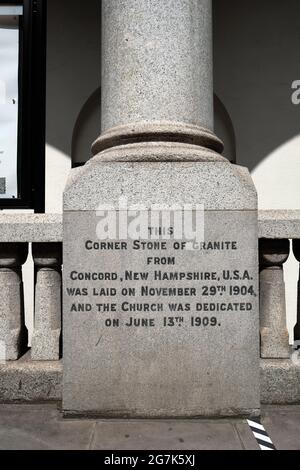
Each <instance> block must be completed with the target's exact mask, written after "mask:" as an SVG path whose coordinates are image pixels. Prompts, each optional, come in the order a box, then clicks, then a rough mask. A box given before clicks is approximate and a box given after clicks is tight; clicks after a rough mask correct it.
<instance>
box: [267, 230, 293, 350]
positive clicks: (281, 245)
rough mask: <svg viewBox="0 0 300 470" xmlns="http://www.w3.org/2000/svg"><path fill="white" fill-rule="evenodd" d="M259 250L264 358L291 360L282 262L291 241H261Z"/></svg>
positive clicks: (288, 251)
mask: <svg viewBox="0 0 300 470" xmlns="http://www.w3.org/2000/svg"><path fill="white" fill-rule="evenodd" d="M259 247H260V336H261V347H260V353H261V357H262V358H269V359H272V358H274V359H285V358H289V357H290V346H289V333H288V330H287V326H286V305H285V283H284V277H283V263H285V261H286V260H287V259H288V256H289V253H290V242H289V240H279V239H276V240H266V239H261V240H260V244H259Z"/></svg>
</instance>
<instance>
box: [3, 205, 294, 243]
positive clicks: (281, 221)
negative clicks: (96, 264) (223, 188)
mask: <svg viewBox="0 0 300 470" xmlns="http://www.w3.org/2000/svg"><path fill="white" fill-rule="evenodd" d="M258 230H259V237H260V238H300V210H284V211H283V210H276V211H259V213H258ZM62 239H63V230H62V215H61V214H15V213H14V214H6V213H5V214H0V242H2V243H17V242H35V243H50V242H61V241H62Z"/></svg>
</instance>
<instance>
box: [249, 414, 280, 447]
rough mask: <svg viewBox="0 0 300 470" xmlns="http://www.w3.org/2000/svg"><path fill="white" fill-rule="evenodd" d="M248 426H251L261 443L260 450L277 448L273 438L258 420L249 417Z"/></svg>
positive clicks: (258, 441) (258, 442)
mask: <svg viewBox="0 0 300 470" xmlns="http://www.w3.org/2000/svg"><path fill="white" fill-rule="evenodd" d="M247 423H248V426H249V427H250V429H251V431H252V433H253V436H254V437H255V439H256V442H257V444H258V445H259V448H260V450H276V448H275V446H274V444H273V442H272V440H271V439H270V437H269V436H268V433H267V431H266V430H265V428H264V426H263V425H262V424H261V423H258V422H257V421H253V420H250V419H247Z"/></svg>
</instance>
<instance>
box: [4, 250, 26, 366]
mask: <svg viewBox="0 0 300 470" xmlns="http://www.w3.org/2000/svg"><path fill="white" fill-rule="evenodd" d="M27 256H28V245H27V243H0V360H1V361H16V360H17V359H19V357H20V356H21V355H22V353H24V352H25V350H26V347H27V341H28V332H27V328H26V326H25V314H24V293H23V282H22V265H23V264H24V263H25V261H26V259H27Z"/></svg>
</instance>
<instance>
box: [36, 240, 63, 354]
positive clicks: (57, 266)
mask: <svg viewBox="0 0 300 470" xmlns="http://www.w3.org/2000/svg"><path fill="white" fill-rule="evenodd" d="M32 255H33V260H34V265H35V269H36V272H35V276H36V282H35V310H34V331H33V337H32V346H31V358H32V359H33V360H34V361H57V360H58V359H59V357H60V336H61V309H62V303H61V264H62V244H61V243H34V244H33V245H32Z"/></svg>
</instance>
